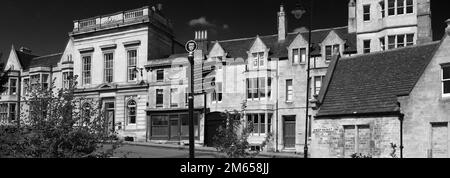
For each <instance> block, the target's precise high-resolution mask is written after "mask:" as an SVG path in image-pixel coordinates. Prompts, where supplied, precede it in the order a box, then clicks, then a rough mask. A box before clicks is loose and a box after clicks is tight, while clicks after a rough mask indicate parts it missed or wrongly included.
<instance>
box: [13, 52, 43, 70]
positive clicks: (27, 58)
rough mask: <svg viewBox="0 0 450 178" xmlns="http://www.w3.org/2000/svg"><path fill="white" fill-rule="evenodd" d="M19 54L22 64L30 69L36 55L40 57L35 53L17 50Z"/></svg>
mask: <svg viewBox="0 0 450 178" xmlns="http://www.w3.org/2000/svg"><path fill="white" fill-rule="evenodd" d="M15 51H16V54H17V58H19V62H20V65H21V66H22V68H24V69H28V68H29V66H30V63H31V60H32V59H33V58H35V57H38V56H37V55H34V54H29V53H25V52H22V51H19V50H15Z"/></svg>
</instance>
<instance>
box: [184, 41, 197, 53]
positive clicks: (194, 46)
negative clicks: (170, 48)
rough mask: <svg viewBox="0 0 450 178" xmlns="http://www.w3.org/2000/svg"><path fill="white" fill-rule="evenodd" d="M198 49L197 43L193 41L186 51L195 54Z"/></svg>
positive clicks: (187, 45)
mask: <svg viewBox="0 0 450 178" xmlns="http://www.w3.org/2000/svg"><path fill="white" fill-rule="evenodd" d="M197 47H198V45H197V42H195V41H194V40H191V41H188V42H187V43H186V46H185V49H186V51H187V52H189V53H193V52H194V51H195V50H197Z"/></svg>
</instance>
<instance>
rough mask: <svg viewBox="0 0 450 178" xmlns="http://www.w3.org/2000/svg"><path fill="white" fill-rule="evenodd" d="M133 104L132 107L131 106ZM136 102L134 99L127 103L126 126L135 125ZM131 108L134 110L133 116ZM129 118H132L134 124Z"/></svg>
mask: <svg viewBox="0 0 450 178" xmlns="http://www.w3.org/2000/svg"><path fill="white" fill-rule="evenodd" d="M133 102H134V105H133ZM137 107H138V105H137V102H136V100H134V99H130V100H128V102H127V125H136V124H137V111H138V110H137ZM132 108H134V115H132V114H131V111H132ZM131 117H134V122H131Z"/></svg>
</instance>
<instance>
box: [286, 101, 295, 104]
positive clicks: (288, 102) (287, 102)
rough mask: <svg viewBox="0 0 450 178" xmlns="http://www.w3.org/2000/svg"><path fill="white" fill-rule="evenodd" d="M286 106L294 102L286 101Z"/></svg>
mask: <svg viewBox="0 0 450 178" xmlns="http://www.w3.org/2000/svg"><path fill="white" fill-rule="evenodd" d="M285 103H286V104H294V101H286V102H285Z"/></svg>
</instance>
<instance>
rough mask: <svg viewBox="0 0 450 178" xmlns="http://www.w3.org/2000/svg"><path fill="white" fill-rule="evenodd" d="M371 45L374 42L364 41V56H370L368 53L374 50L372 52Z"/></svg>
mask: <svg viewBox="0 0 450 178" xmlns="http://www.w3.org/2000/svg"><path fill="white" fill-rule="evenodd" d="M371 43H372V40H370V39H369V40H363V53H364V54H368V53H370V52H371V51H372V50H371V46H372V45H371ZM366 44H368V45H369V46H366Z"/></svg>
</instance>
